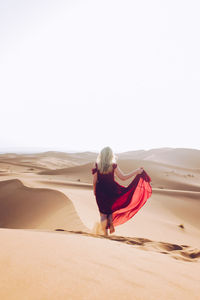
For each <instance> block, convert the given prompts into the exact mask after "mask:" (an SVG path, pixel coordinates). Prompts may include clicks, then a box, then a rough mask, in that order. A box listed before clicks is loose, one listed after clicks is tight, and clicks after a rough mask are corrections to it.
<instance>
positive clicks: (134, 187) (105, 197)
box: [92, 164, 152, 226]
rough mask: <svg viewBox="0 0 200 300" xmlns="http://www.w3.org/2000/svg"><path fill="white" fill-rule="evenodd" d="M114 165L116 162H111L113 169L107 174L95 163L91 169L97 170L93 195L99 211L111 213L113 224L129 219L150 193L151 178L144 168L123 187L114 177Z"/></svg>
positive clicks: (115, 165) (94, 171)
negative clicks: (100, 170) (102, 172)
mask: <svg viewBox="0 0 200 300" xmlns="http://www.w3.org/2000/svg"><path fill="white" fill-rule="evenodd" d="M116 167H117V164H113V170H112V172H110V173H108V174H101V173H100V172H99V170H98V166H97V164H96V166H95V168H93V169H92V174H95V173H96V172H97V183H96V194H95V196H96V202H97V205H98V208H99V211H100V212H101V213H104V214H112V218H113V225H114V226H118V225H121V224H123V223H125V222H127V221H128V220H129V219H131V218H132V217H133V216H134V215H135V214H136V213H137V212H138V211H139V210H140V209H141V207H142V206H143V205H144V204H145V203H146V201H147V199H148V198H150V197H151V194H152V187H151V184H150V182H151V178H150V177H149V175H148V174H147V173H146V172H145V171H144V170H143V172H142V173H141V174H138V175H136V176H135V178H134V179H133V180H132V182H131V183H130V184H129V185H128V186H127V187H125V186H123V185H120V184H119V183H118V182H116V181H115V179H114V169H115V168H116Z"/></svg>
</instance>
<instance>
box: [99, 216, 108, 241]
mask: <svg viewBox="0 0 200 300" xmlns="http://www.w3.org/2000/svg"><path fill="white" fill-rule="evenodd" d="M100 216H101V227H102V230H103V233H104V235H106V236H107V235H108V230H107V225H108V220H107V215H106V214H102V213H100Z"/></svg>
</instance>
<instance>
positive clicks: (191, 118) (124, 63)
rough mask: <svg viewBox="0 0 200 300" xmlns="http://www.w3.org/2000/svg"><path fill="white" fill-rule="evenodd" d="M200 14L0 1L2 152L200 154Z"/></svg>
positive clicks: (106, 3)
mask: <svg viewBox="0 0 200 300" xmlns="http://www.w3.org/2000/svg"><path fill="white" fill-rule="evenodd" d="M199 11H200V3H199V1H198V0H197V1H192V0H191V1H189V0H188V1H183V0H180V1H178V0H173V1H172V0H166V1H165V0H160V1H149V0H138V1H133V0H130V1H128V0H121V1H117V0H113V1H112V0H100V1H96V0H88V1H84V0H83V1H78V0H77V1H76V0H73V1H67V0H65V1H64V0H63V1H62V0H52V1H50V0H49V1H47V0H46V1H44V0H32V1H30V0H18V1H16V0H0V112H1V114H0V126H1V127H0V128H1V130H0V150H1V148H7V149H12V148H13V147H34V148H35V147H36V148H48V149H49V150H54V149H57V150H59V149H60V150H61V151H62V150H80V151H86V150H90V151H95V150H97V151H98V150H100V149H101V148H102V147H104V146H107V145H109V146H111V147H112V148H113V149H114V151H128V150H139V149H145V150H148V149H152V148H160V147H174V148H180V147H183V148H195V149H200V144H199V132H198V129H199V128H200V113H199V108H200V104H199V101H200V38H199V36H200V32H199V31H200V18H199Z"/></svg>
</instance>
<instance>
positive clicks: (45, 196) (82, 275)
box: [0, 148, 200, 300]
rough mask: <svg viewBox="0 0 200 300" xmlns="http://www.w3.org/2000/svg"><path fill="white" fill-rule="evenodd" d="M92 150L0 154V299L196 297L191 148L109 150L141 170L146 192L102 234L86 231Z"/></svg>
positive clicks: (197, 186) (197, 181)
mask: <svg viewBox="0 0 200 300" xmlns="http://www.w3.org/2000/svg"><path fill="white" fill-rule="evenodd" d="M96 156H97V154H96V153H92V152H84V153H62V152H61V153H60V152H52V151H50V152H45V153H38V154H20V155H17V154H14V153H13V154H4V155H0V180H1V181H0V226H1V228H2V229H1V230H0V238H1V245H2V246H1V248H0V262H1V271H0V275H1V283H0V286H1V289H0V299H5V300H7V299H9V300H10V299H15V300H17V299H20V300H23V299H34V300H35V299H41V300H44V299H47V300H48V299H53V300H54V299H92V300H93V299H100V298H101V299H102V297H103V298H104V299H107V298H111V299H120V300H121V299H131V300H132V299H136V300H137V299H138V300H141V299H142V300H147V299H148V300H155V299H163V300H165V299H167V300H168V299H170V300H171V299H172V300H173V299H174V300H177V299H178V300H179V299H180V300H188V299H192V300H193V299H194V300H199V294H200V285H199V279H198V277H199V274H200V214H199V207H200V168H199V167H200V165H199V161H200V160H199V158H200V151H198V150H192V149H171V148H161V149H151V150H149V151H144V150H141V151H130V152H126V153H120V154H117V156H118V161H117V162H118V165H119V167H120V168H121V169H122V170H123V171H124V172H125V173H126V172H129V171H132V170H133V169H135V168H138V167H140V166H143V167H144V169H145V170H146V171H147V173H148V174H149V175H150V177H151V179H152V187H153V193H152V196H151V198H150V199H149V200H148V201H147V203H146V204H145V205H144V207H143V208H142V210H141V211H139V212H138V213H137V214H136V215H135V216H134V218H132V219H131V220H130V221H128V222H127V223H125V224H123V225H121V226H118V227H116V232H115V234H113V235H111V236H110V237H108V238H103V237H102V236H99V235H98V232H96V233H95V229H96V228H97V227H98V226H97V227H95V224H96V225H98V221H99V213H98V210H97V205H96V202H95V198H94V195H93V191H92V174H91V168H92V166H93V164H94V161H95V159H96ZM117 180H118V179H117ZM131 180H132V179H130V180H127V181H120V180H118V182H119V183H121V184H123V185H128V184H129V182H130V181H131ZM5 228H7V229H5ZM8 228H9V229H8ZM102 287H104V288H102Z"/></svg>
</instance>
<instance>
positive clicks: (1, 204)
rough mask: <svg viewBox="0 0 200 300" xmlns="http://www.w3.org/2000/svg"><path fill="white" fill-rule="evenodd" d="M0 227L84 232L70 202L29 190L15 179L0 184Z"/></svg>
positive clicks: (55, 194) (54, 194) (56, 193)
mask: <svg viewBox="0 0 200 300" xmlns="http://www.w3.org/2000/svg"><path fill="white" fill-rule="evenodd" d="M0 226H1V227H4V228H44V229H54V228H55V227H57V226H62V227H64V228H66V229H70V228H71V229H74V227H76V228H77V230H78V229H79V230H80V229H83V228H84V229H86V227H85V226H84V225H83V224H82V223H81V221H80V219H79V217H78V215H77V213H76V211H75V209H74V206H73V204H72V202H71V201H70V200H69V199H68V198H67V197H66V196H65V195H64V194H63V193H61V192H59V191H55V190H51V189H39V188H38V189H35V188H29V187H26V186H24V185H23V184H22V182H21V181H20V180H18V179H13V180H6V181H0Z"/></svg>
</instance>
